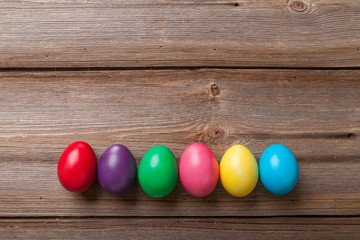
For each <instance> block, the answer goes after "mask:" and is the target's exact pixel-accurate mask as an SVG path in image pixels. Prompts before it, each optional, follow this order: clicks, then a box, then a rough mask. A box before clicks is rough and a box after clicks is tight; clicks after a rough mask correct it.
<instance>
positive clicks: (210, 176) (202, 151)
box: [179, 143, 219, 197]
mask: <svg viewBox="0 0 360 240" xmlns="http://www.w3.org/2000/svg"><path fill="white" fill-rule="evenodd" d="M179 175H180V181H181V184H182V185H183V187H184V188H185V190H186V191H187V192H188V193H190V194H191V195H193V196H195V197H204V196H206V195H209V194H210V193H211V192H212V191H213V190H214V189H215V187H216V184H217V182H218V180H219V164H218V161H217V160H216V158H215V156H214V154H213V153H212V152H211V150H210V149H209V148H208V147H207V146H206V145H204V144H202V143H193V144H191V145H190V146H188V147H187V148H186V149H185V151H184V153H183V154H182V156H181V159H180V164H179Z"/></svg>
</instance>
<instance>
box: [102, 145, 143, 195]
mask: <svg viewBox="0 0 360 240" xmlns="http://www.w3.org/2000/svg"><path fill="white" fill-rule="evenodd" d="M97 173H98V179H99V182H100V185H101V186H102V187H103V188H104V189H105V190H106V191H107V192H109V193H111V194H116V195H121V194H124V193H126V192H127V191H129V190H130V189H131V187H132V186H133V185H134V182H135V180H136V175H137V168H136V162H135V159H134V156H133V155H132V153H131V152H130V150H129V149H127V147H125V146H123V145H120V144H115V145H112V146H111V147H109V148H108V149H106V150H105V152H104V153H103V154H102V155H101V157H100V160H99V163H98V170H97Z"/></svg>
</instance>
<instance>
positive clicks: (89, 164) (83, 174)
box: [57, 142, 97, 192]
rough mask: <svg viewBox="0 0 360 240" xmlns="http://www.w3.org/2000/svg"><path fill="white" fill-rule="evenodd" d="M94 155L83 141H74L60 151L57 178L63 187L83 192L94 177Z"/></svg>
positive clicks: (95, 163)
mask: <svg viewBox="0 0 360 240" xmlns="http://www.w3.org/2000/svg"><path fill="white" fill-rule="evenodd" d="M96 165H97V162H96V156H95V153H94V150H93V149H92V148H91V147H90V145H89V144H87V143H85V142H74V143H72V144H70V145H69V146H68V147H67V148H66V149H65V151H64V152H63V153H62V155H61V157H60V159H59V162H58V168H57V173H58V178H59V181H60V183H61V184H62V185H63V187H64V188H65V189H67V190H68V191H71V192H84V191H86V190H87V189H88V188H89V187H90V186H91V185H92V184H93V182H94V180H95V177H96Z"/></svg>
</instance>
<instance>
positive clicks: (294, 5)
mask: <svg viewBox="0 0 360 240" xmlns="http://www.w3.org/2000/svg"><path fill="white" fill-rule="evenodd" d="M290 8H291V9H292V10H294V11H295V12H304V11H305V10H306V9H307V4H306V3H305V2H303V1H296V0H295V1H292V2H291V3H290Z"/></svg>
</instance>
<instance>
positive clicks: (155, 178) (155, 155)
mask: <svg viewBox="0 0 360 240" xmlns="http://www.w3.org/2000/svg"><path fill="white" fill-rule="evenodd" d="M138 178H139V183H140V186H141V188H142V189H143V190H144V192H145V193H146V194H148V195H149V196H151V197H153V198H162V197H165V196H166V195H168V194H169V193H170V192H171V191H172V190H173V189H174V187H175V185H176V183H177V180H178V168H177V163H176V159H175V156H174V154H173V153H172V152H171V151H170V149H168V148H167V147H164V146H155V147H153V148H151V149H150V150H149V151H147V152H146V153H145V155H144V157H143V158H142V159H141V161H140V165H139V172H138Z"/></svg>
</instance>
